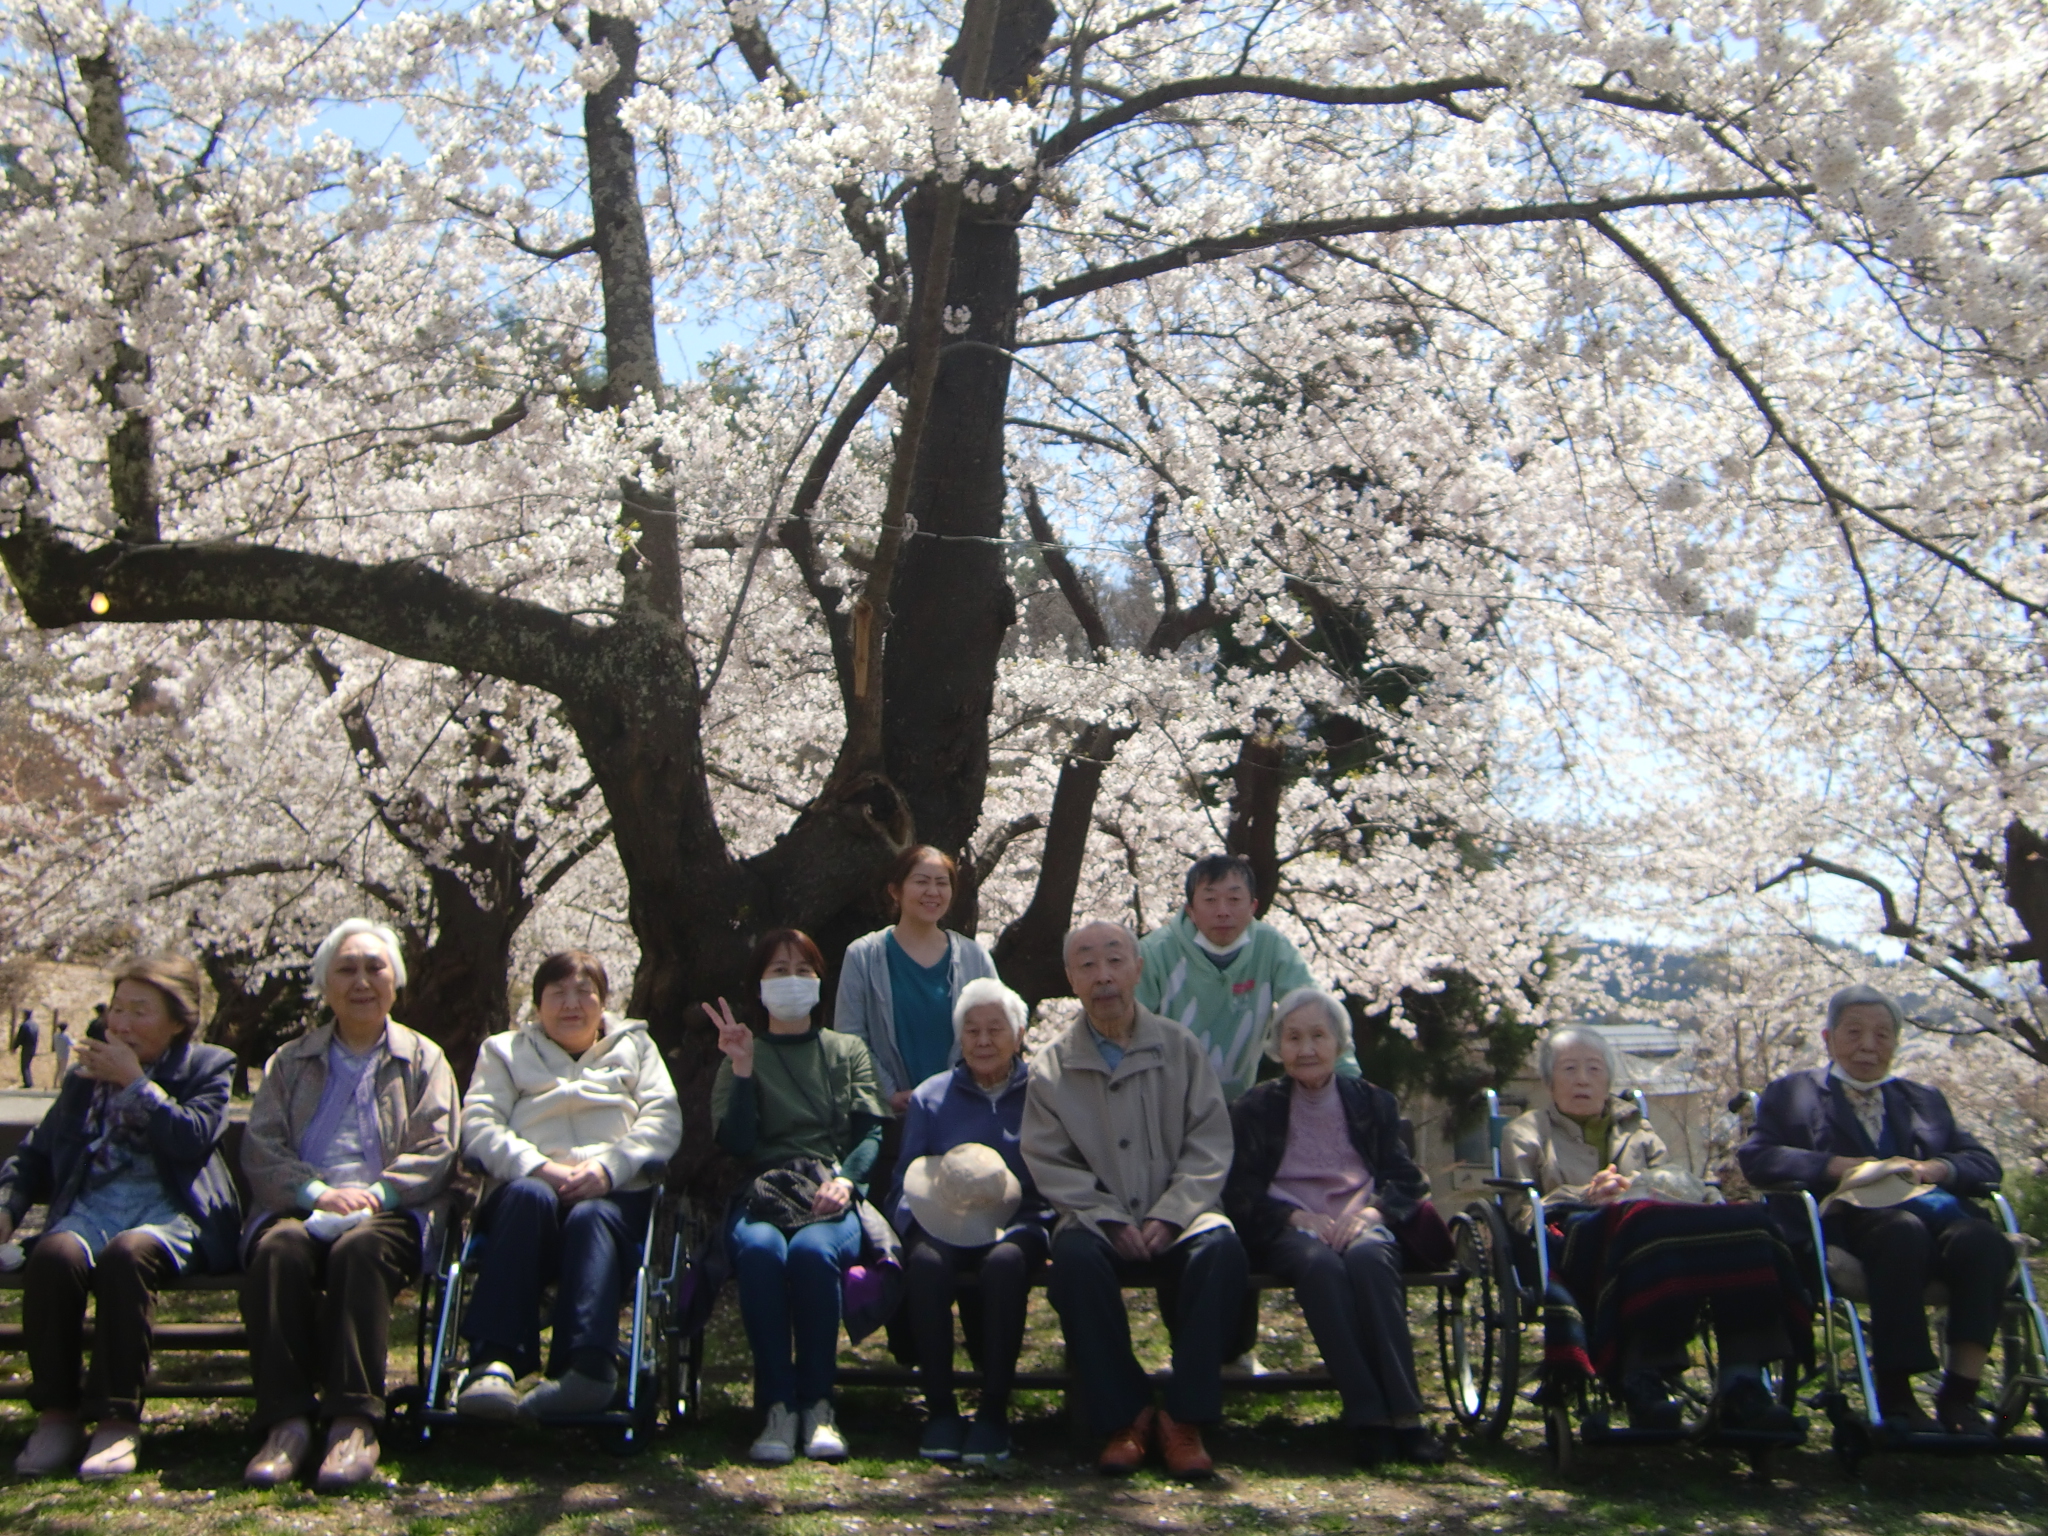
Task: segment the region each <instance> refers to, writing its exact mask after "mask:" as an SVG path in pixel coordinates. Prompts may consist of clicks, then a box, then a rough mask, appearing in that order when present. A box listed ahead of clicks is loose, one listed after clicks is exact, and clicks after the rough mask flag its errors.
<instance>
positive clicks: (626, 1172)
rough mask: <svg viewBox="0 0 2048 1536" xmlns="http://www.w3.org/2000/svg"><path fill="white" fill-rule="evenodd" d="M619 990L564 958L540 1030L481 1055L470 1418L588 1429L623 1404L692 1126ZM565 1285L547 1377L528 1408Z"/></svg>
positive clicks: (467, 1148)
mask: <svg viewBox="0 0 2048 1536" xmlns="http://www.w3.org/2000/svg"><path fill="white" fill-rule="evenodd" d="M610 992H611V984H610V981H609V979H608V978H607V977H606V975H605V970H604V966H603V964H602V963H600V962H599V960H598V958H597V957H596V956H595V955H592V954H590V953H588V952H586V951H584V950H577V949H571V950H563V951H562V952H561V953H559V954H554V955H550V956H548V958H547V959H545V960H543V961H542V962H541V964H540V968H539V969H538V970H536V971H535V972H534V976H533V1011H534V1017H533V1019H532V1020H531V1021H530V1022H527V1023H524V1024H521V1025H520V1026H519V1027H518V1028H516V1029H510V1030H507V1031H506V1032H505V1033H504V1034H502V1035H493V1036H491V1038H490V1039H488V1040H486V1041H485V1042H484V1046H483V1050H482V1051H481V1052H480V1053H479V1055H478V1056H477V1063H476V1072H475V1075H474V1076H473V1077H471V1079H470V1083H469V1092H468V1093H467V1094H465V1095H464V1096H463V1102H462V1155H463V1158H464V1160H465V1161H467V1162H469V1163H471V1164H473V1165H475V1166H477V1167H479V1168H480V1169H481V1170H482V1171H483V1173H484V1176H485V1180H486V1183H485V1193H484V1197H483V1201H482V1203H481V1204H480V1205H479V1206H478V1207H477V1225H478V1228H479V1229H480V1230H481V1231H482V1232H483V1233H484V1242H483V1248H482V1252H481V1255H480V1257H479V1259H478V1261H477V1265H476V1282H475V1287H474V1289H473V1290H472V1291H471V1293H470V1301H469V1306H468V1309H467V1310H466V1311H465V1313H464V1315H463V1319H462V1336H463V1337H464V1338H465V1339H467V1340H468V1341H469V1348H470V1355H469V1369H468V1371H467V1372H466V1373H465V1376H464V1381H463V1386H462V1389H461V1391H460V1392H459V1393H458V1394H457V1396H456V1400H455V1406H456V1408H457V1410H458V1411H459V1412H461V1413H465V1414H469V1415H472V1416H474V1417H477V1418H485V1419H509V1418H512V1417H514V1416H515V1415H517V1414H526V1415H528V1416H530V1417H533V1418H539V1419H550V1418H573V1417H575V1416H577V1415H580V1414H588V1413H600V1412H602V1411H604V1409H605V1408H607V1407H608V1406H610V1404H611V1400H612V1395H613V1392H614V1389H615V1387H616V1384H617V1375H618V1367H617V1364H616V1362H615V1358H614V1356H615V1352H616V1350H617V1347H618V1337H619V1306H620V1303H621V1301H622V1299H623V1297H624V1294H625V1285H626V1280H627V1277H628V1276H629V1275H630V1274H631V1273H632V1267H633V1256H634V1254H635V1253H637V1252H638V1250H639V1248H640V1245H641V1243H642V1241H643V1240H644V1237H645V1235H646V1231H647V1222H648V1219H649V1217H650V1215H651V1214H652V1211H653V1207H654V1197H655V1193H656V1191H657V1190H658V1189H659V1188H660V1186H661V1179H662V1173H663V1170H664V1168H665V1167H666V1165H667V1163H668V1160H669V1158H670V1157H671V1156H673V1155H674V1153H675V1150H676V1148H677V1146H678V1145H680V1144H681V1142H682V1139H683V1113H682V1106H681V1105H680V1103H679V1102H678V1101H677V1098H676V1090H675V1084H674V1083H673V1082H671V1081H670V1080H669V1075H668V1068H667V1067H666V1066H665V1065H664V1064H663V1063H662V1059H661V1052H660V1051H659V1050H658V1049H657V1048H656V1046H655V1044H654V1041H653V1040H652V1038H650V1037H649V1035H648V1033H647V1026H646V1025H645V1024H643V1023H641V1022H640V1021H639V1020H638V1019H620V1018H616V1017H614V1016H613V1015H611V1014H609V1013H607V1012H605V1008H604V1005H605V1002H606V1000H607V998H608V997H609V995H610ZM550 1280H553V1281H555V1282H556V1286H555V1308H554V1318H553V1323H554V1336H553V1340H552V1347H551V1348H550V1351H549V1358H548V1369H547V1377H548V1379H547V1380H545V1381H543V1382H541V1383H540V1384H539V1385H538V1386H536V1387H534V1388H533V1390H531V1391H530V1392H528V1393H526V1394H525V1396H523V1397H522V1396H520V1395H519V1393H518V1390H517V1385H516V1384H517V1381H518V1379H519V1377H521V1376H523V1375H526V1374H528V1373H530V1372H532V1371H535V1370H537V1369H539V1367H540V1293H541V1287H542V1286H544V1285H546V1284H547V1283H548V1281H550Z"/></svg>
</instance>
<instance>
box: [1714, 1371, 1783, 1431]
mask: <svg viewBox="0 0 2048 1536" xmlns="http://www.w3.org/2000/svg"><path fill="white" fill-rule="evenodd" d="M1715 1408H1716V1411H1717V1412H1718V1414H1719V1416H1720V1422H1721V1427H1722V1428H1723V1429H1741V1430H1748V1431H1750V1432H1751V1433H1754V1434H1791V1433H1792V1432H1793V1431H1795V1430H1797V1429H1798V1428H1799V1420H1798V1419H1797V1418H1796V1417H1795V1416H1794V1415H1793V1412H1792V1410H1791V1409H1790V1408H1787V1407H1786V1406H1785V1405H1784V1404H1783V1403H1781V1402H1779V1401H1778V1400H1777V1399H1776V1398H1775V1397H1773V1396H1771V1389H1770V1388H1769V1387H1767V1386H1765V1385H1764V1384H1763V1382H1762V1381H1761V1380H1759V1379H1758V1378H1757V1377H1755V1376H1745V1377H1743V1378H1742V1379H1741V1380H1739V1381H1732V1382H1730V1383H1729V1384H1728V1385H1727V1386H1725V1387H1723V1388H1722V1389H1721V1395H1720V1398H1719V1399H1718V1400H1717V1402H1716V1404H1715Z"/></svg>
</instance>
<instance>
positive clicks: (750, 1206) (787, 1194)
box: [746, 1157, 845, 1234]
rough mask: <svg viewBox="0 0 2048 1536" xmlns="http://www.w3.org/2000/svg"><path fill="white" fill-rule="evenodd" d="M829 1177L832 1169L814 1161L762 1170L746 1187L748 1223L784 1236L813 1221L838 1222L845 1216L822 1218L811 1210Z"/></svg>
mask: <svg viewBox="0 0 2048 1536" xmlns="http://www.w3.org/2000/svg"><path fill="white" fill-rule="evenodd" d="M832 1177H834V1174H833V1172H832V1169H831V1166H830V1165H829V1164H827V1163H825V1162H823V1161H822V1160H820V1159H818V1158H815V1157H793V1158H790V1159H789V1160H788V1161H787V1162H782V1163H777V1164H776V1165H775V1166H774V1167H773V1168H764V1169H762V1170H761V1172H759V1173H757V1174H755V1175H754V1181H753V1183H751V1184H749V1185H748V1186H747V1197H746V1198H747V1220H749V1221H761V1222H766V1223H767V1224H768V1225H769V1226H771V1227H773V1228H775V1230H776V1231H778V1232H782V1233H785V1234H787V1233H791V1232H796V1231H800V1230H801V1229H803V1228H804V1227H808V1226H809V1225H811V1223H812V1222H815V1221H837V1220H838V1219H839V1218H840V1216H843V1215H844V1214H845V1212H843V1211H840V1212H835V1213H834V1214H832V1215H830V1216H821V1215H819V1214H817V1212H815V1211H814V1210H813V1209H812V1206H813V1204H814V1203H815V1202H816V1200H817V1198H818V1190H819V1188H820V1187H821V1186H822V1185H823V1184H824V1183H825V1181H826V1180H828V1179H830V1178H832Z"/></svg>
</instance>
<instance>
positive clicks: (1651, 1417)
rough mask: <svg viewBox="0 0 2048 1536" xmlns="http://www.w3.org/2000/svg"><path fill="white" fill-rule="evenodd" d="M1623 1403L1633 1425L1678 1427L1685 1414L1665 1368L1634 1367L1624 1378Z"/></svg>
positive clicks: (1651, 1427) (1631, 1426)
mask: <svg viewBox="0 0 2048 1536" xmlns="http://www.w3.org/2000/svg"><path fill="white" fill-rule="evenodd" d="M1621 1401H1622V1406H1624V1407H1625V1408H1627V1409H1628V1427H1629V1428H1630V1429H1658V1430H1669V1429H1678V1428H1680V1427H1682V1426H1683V1424H1684V1417H1683V1415H1682V1414H1681V1412H1680V1411H1679V1407H1678V1404H1677V1402H1676V1401H1674V1400H1673V1398H1672V1396H1671V1383H1670V1382H1668V1381H1666V1380H1665V1379H1664V1373H1663V1372H1662V1371H1630V1372H1629V1373H1628V1375H1627V1376H1625V1377H1623V1378H1622V1382H1621Z"/></svg>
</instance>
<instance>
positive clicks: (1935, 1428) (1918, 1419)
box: [1877, 1396, 1942, 1435]
mask: <svg viewBox="0 0 2048 1536" xmlns="http://www.w3.org/2000/svg"><path fill="white" fill-rule="evenodd" d="M1877 1411H1878V1412H1879V1413H1881V1414H1883V1415H1884V1427H1885V1428H1886V1429H1892V1430H1897V1431H1898V1432H1899V1433H1900V1434H1906V1435H1938V1434H1940V1433H1941V1432H1942V1428H1941V1425H1940V1424H1939V1423H1937V1422H1936V1421H1935V1419H1934V1417H1933V1416H1932V1415H1931V1414H1929V1413H1928V1411H1927V1410H1926V1409H1925V1408H1922V1407H1921V1406H1920V1400H1919V1399H1918V1398H1917V1397H1911V1396H1908V1397H1907V1398H1906V1399H1905V1401H1903V1402H1897V1403H1884V1402H1880V1403H1879V1404H1878V1407H1877Z"/></svg>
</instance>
